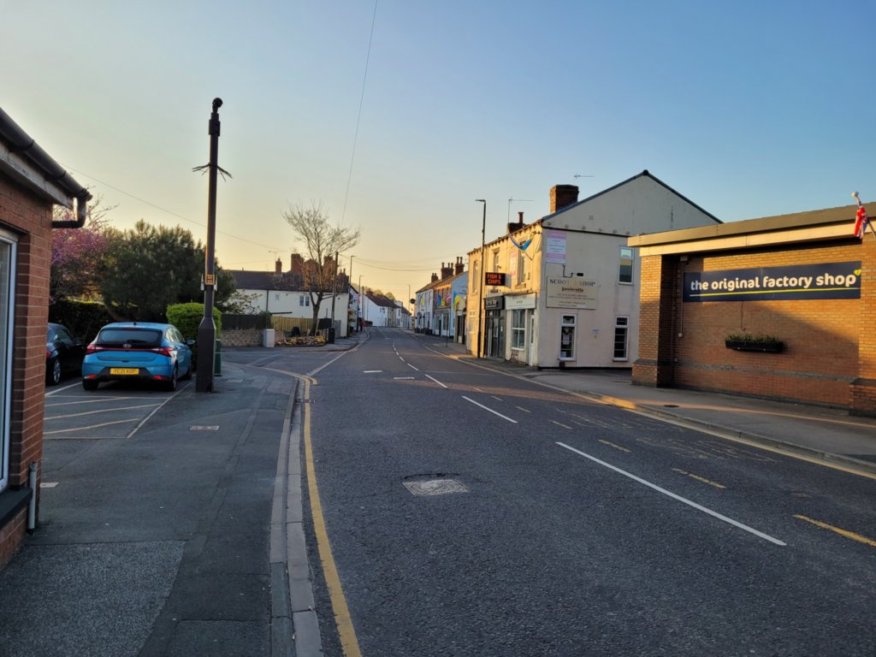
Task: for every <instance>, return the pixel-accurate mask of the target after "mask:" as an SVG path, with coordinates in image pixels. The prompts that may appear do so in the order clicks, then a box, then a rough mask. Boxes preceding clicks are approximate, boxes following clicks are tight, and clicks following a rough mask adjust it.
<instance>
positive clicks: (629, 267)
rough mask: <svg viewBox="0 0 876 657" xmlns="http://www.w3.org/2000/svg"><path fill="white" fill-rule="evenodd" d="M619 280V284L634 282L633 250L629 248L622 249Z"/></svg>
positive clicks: (623, 247)
mask: <svg viewBox="0 0 876 657" xmlns="http://www.w3.org/2000/svg"><path fill="white" fill-rule="evenodd" d="M617 280H618V283H632V282H633V250H632V249H631V248H630V247H628V246H622V247H621V248H620V271H619V272H618V277H617Z"/></svg>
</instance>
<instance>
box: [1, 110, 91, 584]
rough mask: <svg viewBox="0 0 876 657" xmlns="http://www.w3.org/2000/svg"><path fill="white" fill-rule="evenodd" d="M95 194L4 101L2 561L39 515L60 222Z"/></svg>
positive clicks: (77, 223) (81, 219)
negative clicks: (57, 211) (62, 213)
mask: <svg viewBox="0 0 876 657" xmlns="http://www.w3.org/2000/svg"><path fill="white" fill-rule="evenodd" d="M90 198H91V195H90V194H89V193H88V192H87V191H86V190H85V189H84V188H83V187H82V186H81V185H79V184H78V183H77V182H76V181H75V180H73V178H71V177H70V176H69V175H68V174H67V173H66V172H65V171H64V169H62V168H61V167H60V166H59V165H58V164H57V163H56V162H55V161H54V160H53V159H52V158H51V157H49V155H48V154H47V153H46V152H45V151H43V150H42V149H41V148H40V147H39V146H38V145H37V144H36V143H35V142H34V140H33V139H32V138H31V137H29V136H28V135H27V134H26V133H25V132H24V131H23V130H22V129H21V128H20V127H19V126H18V125H17V124H16V123H15V122H14V121H12V119H11V118H10V117H9V116H8V115H7V114H6V113H5V112H4V111H3V110H2V109H0V568H2V567H3V566H5V565H6V564H7V563H8V562H9V560H10V559H11V558H12V557H13V556H14V554H15V552H16V551H17V550H18V548H19V546H20V545H21V541H22V539H23V537H24V533H25V530H26V529H27V527H28V524H29V523H31V524H32V523H33V522H35V518H36V502H37V491H38V486H37V485H36V479H37V476H38V465H39V463H40V461H41V459H42V454H43V408H44V406H43V402H44V383H45V368H46V353H45V349H46V346H45V345H46V324H47V322H48V314H49V272H50V267H51V251H52V230H54V229H59V228H62V229H71V228H78V227H81V226H82V225H83V224H84V223H85V217H86V203H87V201H88V200H89V199H90ZM74 201H75V203H74ZM54 205H64V206H66V207H68V208H73V207H74V206H75V208H76V219H75V220H71V221H54V222H53V221H52V208H53V206H54Z"/></svg>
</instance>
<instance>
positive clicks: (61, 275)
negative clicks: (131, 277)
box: [49, 197, 115, 303]
mask: <svg viewBox="0 0 876 657" xmlns="http://www.w3.org/2000/svg"><path fill="white" fill-rule="evenodd" d="M114 207H115V206H113V207H104V206H103V199H102V198H100V197H98V198H96V199H95V200H94V202H93V203H91V204H89V206H88V217H87V219H86V222H85V225H84V226H82V228H58V229H55V230H53V231H52V261H51V279H50V280H51V283H50V288H49V290H50V292H49V293H50V295H51V301H52V303H55V302H56V301H61V300H64V299H87V300H90V299H96V298H98V297H99V295H100V292H99V289H98V274H99V269H100V263H101V260H102V259H103V254H104V252H105V251H106V248H107V230H108V226H107V214H108V213H109V212H110V211H111V210H112V209H113V208H114ZM71 215H72V213H71V211H70V210H68V209H67V208H63V207H57V206H56V208H55V210H54V212H53V217H52V219H53V220H54V221H67V220H70V219H72V216H71Z"/></svg>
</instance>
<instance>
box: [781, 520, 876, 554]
mask: <svg viewBox="0 0 876 657" xmlns="http://www.w3.org/2000/svg"><path fill="white" fill-rule="evenodd" d="M794 517H795V518H797V520H803V521H805V522H809V523H812V524H813V525H815V526H816V527H821V528H822V529H827V530H830V531H832V532H835V533H837V534H839V535H840V536H844V537H846V538H850V539H852V540H853V541H858V543H863V544H864V545H869V546H870V547H876V541H874V540H873V539H872V538H867V537H866V536H861V534H856V533H855V532H850V531H849V530H848V529H841V528H840V527H834V526H833V525H828V524H827V523H826V522H821V521H820V520H813V519H812V518H807V517H806V516H801V515H795V516H794Z"/></svg>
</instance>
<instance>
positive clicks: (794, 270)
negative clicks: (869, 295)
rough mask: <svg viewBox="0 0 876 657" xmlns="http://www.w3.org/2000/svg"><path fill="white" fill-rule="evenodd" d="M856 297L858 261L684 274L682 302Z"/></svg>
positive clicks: (859, 292) (858, 282)
mask: <svg viewBox="0 0 876 657" xmlns="http://www.w3.org/2000/svg"><path fill="white" fill-rule="evenodd" d="M860 298H861V263H860V262H830V263H826V264H821V265H795V266H792V267H759V268H757V269H726V270H723V271H703V272H689V273H685V275H684V294H683V299H684V301H744V300H746V299H747V300H750V301H777V300H795V299H860Z"/></svg>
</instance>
